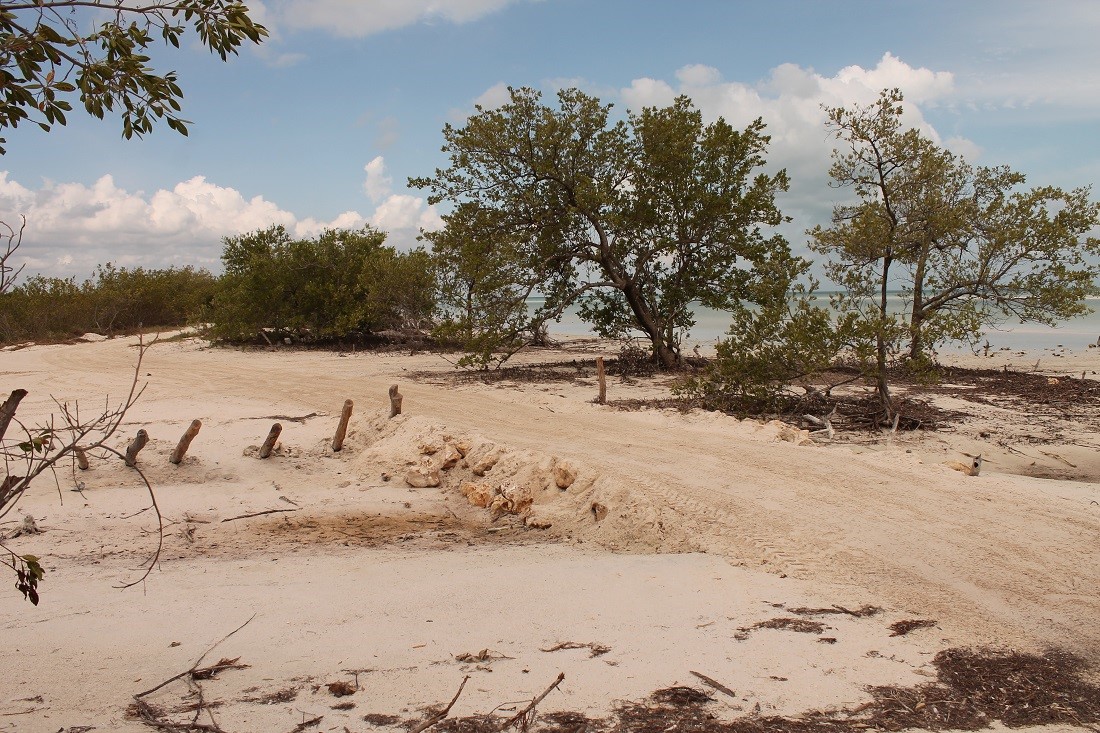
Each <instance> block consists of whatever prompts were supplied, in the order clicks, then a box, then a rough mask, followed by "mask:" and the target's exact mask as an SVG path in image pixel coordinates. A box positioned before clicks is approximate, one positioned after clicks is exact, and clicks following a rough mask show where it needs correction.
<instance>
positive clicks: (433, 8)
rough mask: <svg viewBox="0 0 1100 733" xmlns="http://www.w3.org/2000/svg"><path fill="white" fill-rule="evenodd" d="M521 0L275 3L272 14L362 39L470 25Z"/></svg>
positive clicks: (294, 23) (311, 0)
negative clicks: (431, 26) (438, 24)
mask: <svg viewBox="0 0 1100 733" xmlns="http://www.w3.org/2000/svg"><path fill="white" fill-rule="evenodd" d="M515 2H517V0H446V1H445V2H443V1H441V0H272V1H271V2H269V3H268V5H269V9H268V11H267V12H268V13H269V14H270V15H272V16H274V17H275V18H277V19H278V21H279V22H281V23H283V24H285V25H287V26H290V27H294V28H312V29H319V30H325V31H328V32H331V33H334V34H335V35H338V36H344V37H352V38H362V37H365V36H370V35H373V34H375V33H382V32H383V31H389V30H394V29H396V28H402V27H405V26H409V25H413V24H416V23H421V22H433V21H444V22H448V23H454V24H456V25H457V24H462V23H468V22H470V21H473V20H477V19H478V18H481V17H483V16H485V15H489V14H490V13H495V12H497V11H499V10H502V9H503V8H505V7H507V6H509V5H512V4H514V3H515Z"/></svg>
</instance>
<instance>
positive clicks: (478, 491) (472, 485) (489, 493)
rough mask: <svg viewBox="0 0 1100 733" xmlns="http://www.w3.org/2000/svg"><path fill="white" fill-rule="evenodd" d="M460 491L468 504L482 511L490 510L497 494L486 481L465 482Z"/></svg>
mask: <svg viewBox="0 0 1100 733" xmlns="http://www.w3.org/2000/svg"><path fill="white" fill-rule="evenodd" d="M459 490H460V491H461V492H462V495H463V496H465V497H466V500H467V501H468V502H470V503H471V504H473V505H474V506H476V507H481V508H482V509H486V508H488V506H489V504H490V502H492V501H493V494H494V493H495V491H494V489H493V487H492V486H490V485H489V484H488V483H486V482H484V481H464V482H462V486H461V487H460V489H459Z"/></svg>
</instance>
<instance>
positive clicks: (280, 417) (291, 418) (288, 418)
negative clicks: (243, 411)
mask: <svg viewBox="0 0 1100 733" xmlns="http://www.w3.org/2000/svg"><path fill="white" fill-rule="evenodd" d="M320 415H321V413H319V412H311V413H309V414H308V415H298V416H297V417H295V416H293V415H261V416H260V417H246V418H245V420H286V421H287V422H299V423H304V422H305V421H306V420H309V419H310V418H313V417H320Z"/></svg>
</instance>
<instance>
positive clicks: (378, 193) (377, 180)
mask: <svg viewBox="0 0 1100 733" xmlns="http://www.w3.org/2000/svg"><path fill="white" fill-rule="evenodd" d="M363 171H364V172H365V173H366V174H367V177H366V180H364V181H363V192H364V193H366V194H367V198H369V199H370V200H371V201H372V202H374V203H378V202H379V201H381V200H383V199H384V198H386V196H388V195H389V194H390V193H391V192H392V190H393V179H392V178H390V177H389V176H388V175H386V161H385V159H384V158H383V157H382V156H381V155H379V156H377V157H376V158H374V159H373V160H372V161H371V162H369V163H367V164H366V165H365V166H363Z"/></svg>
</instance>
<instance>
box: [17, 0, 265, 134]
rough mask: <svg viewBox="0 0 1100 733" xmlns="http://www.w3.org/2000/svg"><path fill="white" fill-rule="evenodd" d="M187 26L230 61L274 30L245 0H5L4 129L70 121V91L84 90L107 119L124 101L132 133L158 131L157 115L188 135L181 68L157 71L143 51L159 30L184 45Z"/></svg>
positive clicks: (125, 127)
mask: <svg viewBox="0 0 1100 733" xmlns="http://www.w3.org/2000/svg"><path fill="white" fill-rule="evenodd" d="M100 21H101V22H100ZM96 22H99V25H98V27H96V26H95V25H94V24H95V23H96ZM189 26H190V27H191V28H192V29H193V30H194V31H195V32H196V33H198V36H199V40H200V41H201V42H202V44H203V45H204V46H206V47H207V48H209V49H210V51H211V52H213V53H216V54H217V55H218V56H219V57H220V58H221V59H222V60H223V61H225V60H226V59H227V58H228V56H229V54H231V53H232V54H236V53H237V52H238V48H239V47H240V46H242V45H244V43H245V42H246V41H247V42H252V43H256V44H259V43H261V42H262V41H263V39H264V37H265V36H267V29H266V28H264V27H263V26H262V25H259V24H257V23H255V22H254V21H253V20H252V18H251V17H250V16H249V10H248V8H247V7H246V6H245V5H244V4H243V3H241V2H238V1H237V0H175V1H174V2H166V3H156V4H144V5H142V4H128V3H121V2H116V1H115V0H79V1H78V0H35V2H16V1H15V0H0V128H5V127H17V126H18V125H19V123H20V122H22V121H30V122H33V123H35V124H37V125H38V126H39V127H41V128H42V129H43V130H46V131H49V130H50V128H51V127H52V126H53V125H55V124H59V125H64V124H65V123H66V117H65V113H66V112H70V111H71V110H72V108H73V107H72V103H71V102H70V101H68V98H71V97H73V96H76V95H79V99H80V102H81V104H83V105H84V109H85V111H87V113H88V114H90V115H92V116H94V117H98V118H99V119H103V117H104V115H105V114H106V113H107V112H114V111H115V109H116V108H117V109H118V110H119V112H120V113H121V115H122V135H123V137H125V138H127V139H129V138H131V137H133V136H134V135H137V136H139V137H140V136H142V135H144V134H145V133H147V132H151V131H152V129H153V125H154V122H156V121H157V120H163V121H164V122H165V123H166V124H167V125H168V127H169V128H171V129H173V130H175V131H176V132H179V133H180V134H182V135H186V134H187V124H188V123H187V121H186V120H184V119H182V118H181V117H180V116H179V115H178V113H179V112H180V100H181V99H182V98H183V92H182V91H181V90H180V87H179V86H178V85H177V83H176V81H177V80H176V74H175V72H168V73H166V74H163V75H162V74H158V73H157V72H156V70H155V69H153V68H152V67H151V66H150V65H149V61H150V57H149V56H147V55H145V53H144V52H145V50H146V49H148V48H149V46H150V45H151V44H153V43H154V41H155V40H156V39H157V37H159V39H160V40H162V41H163V42H164V43H165V44H168V45H171V46H173V47H175V48H179V45H180V39H181V38H182V37H183V35H184V33H185V32H186V31H187V28H188V27H189ZM3 143H4V140H3V138H0V145H2V144H3ZM3 153H4V148H3V147H0V154H3Z"/></svg>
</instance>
